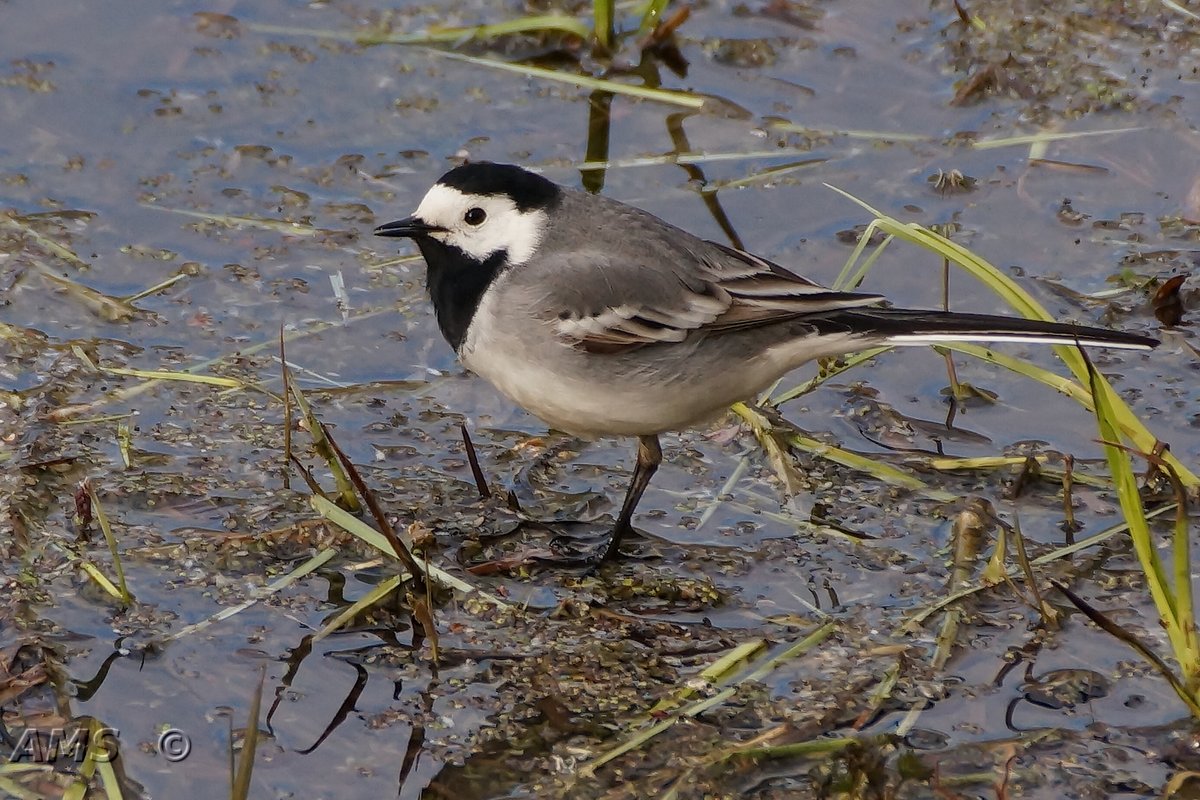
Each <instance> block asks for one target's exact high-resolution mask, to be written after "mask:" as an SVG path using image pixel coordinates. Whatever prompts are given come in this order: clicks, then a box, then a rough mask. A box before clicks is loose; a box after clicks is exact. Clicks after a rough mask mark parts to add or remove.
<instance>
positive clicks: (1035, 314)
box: [825, 184, 1200, 488]
mask: <svg viewBox="0 0 1200 800" xmlns="http://www.w3.org/2000/svg"><path fill="white" fill-rule="evenodd" d="M825 185H826V186H829V184H825ZM829 188H830V189H832V190H833V191H835V192H837V193H838V194H840V195H842V196H843V197H845V198H847V199H848V200H850V201H851V202H853V203H855V204H857V205H858V206H860V207H862V208H863V209H865V210H867V211H868V212H869V213H871V214H873V215H875V216H876V217H877V218H878V219H877V220H876V221H877V222H879V229H880V230H882V231H884V232H885V233H890V234H893V235H895V236H896V238H898V239H902V240H904V241H906V242H909V243H911V244H915V245H917V246H919V247H922V248H924V249H926V250H929V251H931V252H933V253H935V254H936V255H938V256H940V257H941V258H944V259H947V260H949V261H951V262H953V263H954V264H956V265H958V266H959V267H961V268H962V269H963V270H965V271H966V272H968V273H970V274H971V275H972V276H973V277H974V278H976V279H977V280H979V281H980V282H982V283H983V284H984V285H985V286H987V287H988V288H989V289H991V290H992V291H993V292H995V293H996V294H997V295H999V296H1000V298H1001V299H1003V300H1004V301H1005V302H1006V303H1008V304H1009V305H1010V306H1012V307H1013V308H1014V309H1015V310H1016V311H1017V312H1018V313H1019V314H1021V315H1022V316H1024V317H1028V318H1029V319H1039V320H1045V321H1050V322H1053V321H1055V318H1054V317H1053V316H1051V315H1050V313H1049V312H1047V311H1046V309H1045V308H1043V307H1042V305H1041V304H1040V303H1038V302H1037V301H1036V300H1035V299H1033V297H1032V296H1031V295H1030V294H1029V293H1028V292H1026V291H1025V290H1024V289H1023V288H1021V286H1020V285H1019V284H1018V283H1017V282H1016V281H1014V280H1013V279H1012V278H1010V277H1008V276H1007V275H1005V274H1004V273H1003V272H1001V271H1000V270H998V269H996V267H994V266H993V265H992V264H990V263H988V262H987V261H986V260H984V259H983V258H981V257H980V256H978V255H976V254H975V253H972V252H971V251H970V250H968V249H966V248H965V247H963V246H962V245H960V244H958V243H956V242H953V241H951V240H949V239H947V238H945V237H944V236H939V235H938V234H936V233H934V232H933V231H931V230H929V229H928V228H925V227H922V226H921V225H917V224H916V223H908V224H905V223H902V222H900V221H899V220H896V219H893V218H891V217H888V216H887V215H885V214H882V213H880V212H879V211H877V210H876V209H874V208H872V207H871V206H869V205H868V204H866V203H864V202H863V201H862V200H859V199H858V198H856V197H854V196H853V195H851V194H849V193H848V192H845V191H843V190H841V189H838V188H837V187H835V186H829ZM1054 351H1055V352H1056V353H1057V354H1058V356H1059V358H1061V359H1062V360H1063V363H1065V364H1066V365H1067V367H1068V369H1070V370H1071V372H1072V373H1073V374H1074V375H1075V378H1076V380H1078V381H1079V382H1080V383H1084V382H1088V383H1089V384H1090V379H1089V377H1088V368H1087V364H1086V363H1085V361H1084V358H1083V356H1082V355H1081V354H1080V352H1079V350H1078V349H1077V348H1075V347H1074V346H1073V345H1054ZM1098 380H1099V383H1100V384H1101V385H1102V386H1104V387H1105V389H1106V391H1107V392H1108V393H1109V398H1110V402H1111V406H1112V408H1111V412H1112V419H1113V421H1114V422H1115V423H1116V425H1117V427H1118V429H1119V430H1122V431H1124V432H1125V433H1126V436H1127V438H1128V439H1129V440H1130V441H1131V442H1132V443H1133V445H1134V447H1135V448H1136V449H1138V450H1139V451H1141V452H1144V453H1150V452H1154V451H1155V450H1156V449H1157V445H1158V443H1159V440H1158V437H1156V436H1155V435H1154V434H1153V433H1151V432H1150V430H1149V429H1148V428H1146V426H1145V425H1144V424H1143V423H1142V421H1141V420H1140V419H1138V417H1137V415H1136V414H1134V413H1133V411H1132V410H1131V409H1130V408H1129V406H1127V405H1126V404H1125V403H1124V401H1122V400H1121V399H1120V397H1118V396H1117V394H1116V392H1115V391H1113V389H1112V387H1111V386H1110V385H1109V383H1108V381H1107V380H1105V379H1104V377H1103V376H1099V377H1098ZM1163 460H1164V461H1166V462H1167V463H1169V464H1170V465H1171V467H1172V468H1173V469H1174V470H1175V471H1176V472H1177V473H1178V474H1179V477H1180V480H1182V481H1183V483H1184V485H1185V486H1187V487H1188V488H1195V487H1197V486H1200V476H1197V475H1196V474H1195V473H1194V472H1192V471H1191V470H1190V469H1188V467H1187V466H1186V465H1184V464H1183V463H1182V462H1181V461H1179V459H1178V458H1176V457H1175V456H1174V455H1172V454H1171V453H1170V452H1169V451H1168V452H1166V453H1164V455H1163Z"/></svg>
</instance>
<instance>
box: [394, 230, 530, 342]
mask: <svg viewBox="0 0 1200 800" xmlns="http://www.w3.org/2000/svg"><path fill="white" fill-rule="evenodd" d="M416 241H417V247H419V248H421V255H422V256H423V257H424V258H425V265H426V271H425V285H426V287H428V289H429V298H430V300H432V301H433V311H434V313H435V314H436V315H437V321H438V327H439V328H441V330H442V336H444V337H445V339H446V341H447V342H449V343H450V346H451V347H453V348H454V352H456V353H457V352H458V348H459V347H460V346H462V343H463V339H465V338H466V336H467V328H469V327H470V326H471V319H472V318H473V317H474V316H475V310H476V309H477V308H479V301H480V300H482V299H483V293H484V292H486V291H487V288H488V287H489V286H491V285H492V281H493V280H495V279H496V276H497V275H499V274H500V271H501V270H502V269H503V268H504V262H505V261H506V260H507V259H508V252H507V251H505V250H499V251H497V252H495V253H492V254H491V255H490V256H488V259H487V261H484V262H479V261H474V260H472V259H471V258H470V257H469V256H467V254H466V253H464V252H463V251H462V250H459V249H458V248H457V247H451V246H450V245H446V244H443V243H441V242H439V241H437V240H436V239H432V238H429V237H426V236H422V237H420V238H419V239H417V240H416Z"/></svg>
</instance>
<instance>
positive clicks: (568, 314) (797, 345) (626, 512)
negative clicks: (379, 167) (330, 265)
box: [375, 162, 1158, 559]
mask: <svg viewBox="0 0 1200 800" xmlns="http://www.w3.org/2000/svg"><path fill="white" fill-rule="evenodd" d="M375 233H376V234H378V235H379V236H397V237H407V238H410V239H412V240H414V241H415V242H416V244H417V247H419V248H420V250H421V255H422V256H424V258H425V263H426V265H427V285H428V288H429V295H430V297H431V298H432V300H433V308H434V311H435V312H436V314H437V321H438V326H439V327H440V328H441V330H442V335H443V336H445V337H446V341H448V342H449V343H450V346H451V347H453V348H454V350H455V352H456V353H457V354H458V357H459V360H460V361H461V362H462V363H463V365H465V366H466V367H467V368H468V369H470V370H472V371H473V372H475V373H476V374H478V375H481V376H482V377H484V378H487V379H488V380H489V381H491V383H492V384H493V385H494V386H495V387H496V388H497V389H499V390H500V391H501V392H503V393H504V394H505V395H507V396H508V397H509V398H510V399H512V400H513V402H515V403H517V404H518V405H520V406H522V407H523V408H525V409H526V410H528V411H529V412H530V413H532V414H534V415H536V416H538V417H540V418H541V419H542V420H544V421H545V422H546V423H548V424H549V425H551V426H553V427H554V428H557V429H559V430H562V431H565V432H567V433H572V434H577V435H582V436H587V437H591V436H598V435H604V436H637V437H638V442H639V444H638V451H637V465H636V467H635V468H634V472H633V479H632V480H631V482H630V485H629V489H628V491H627V492H626V494H625V501H624V504H623V505H622V506H621V513H620V516H619V517H618V518H617V522H616V526H615V527H614V528H613V533H612V538H611V539H610V541H609V544H608V546H607V547H606V548H605V550H604V552H603V554H602V555H601V559H609V558H612V557H614V556H615V555H616V554H617V549H618V547H619V545H620V542H621V537H622V536H623V535H624V534H626V533H627V532H628V531H630V530H631V526H630V521H631V519H632V517H633V512H634V509H635V508H636V507H637V504H638V500H640V499H641V496H642V492H644V491H645V489H646V485H647V484H648V483H649V482H650V477H651V476H652V475H653V474H654V471H655V470H656V469H657V468H658V465H659V463H660V462H661V461H662V450H661V449H660V448H659V444H658V435H659V434H660V433H664V432H666V431H673V430H679V429H682V428H687V427H689V426H691V425H694V424H696V423H698V422H703V421H706V420H708V419H712V418H714V417H716V416H717V415H718V414H719V413H720V412H721V411H722V410H723V409H726V408H728V407H729V405H730V404H732V403H734V402H736V401H738V400H745V399H747V398H750V397H753V396H754V395H755V394H757V393H758V392H761V391H762V390H763V389H765V388H766V387H768V386H769V385H771V384H772V383H773V382H774V381H775V380H776V379H777V378H779V377H780V376H782V375H784V374H785V373H787V372H789V371H790V370H793V369H795V368H796V367H798V366H800V365H801V364H804V363H806V362H808V361H812V360H813V359H817V358H822V357H826V356H837V355H843V354H846V353H850V352H853V351H856V350H863V349H866V348H868V347H876V346H878V345H917V344H929V343H937V342H952V341H964V340H972V341H997V340H1002V341H1012V342H1035V343H1068V344H1090V345H1103V346H1106V347H1118V348H1130V349H1147V348H1150V347H1154V346H1155V345H1156V344H1158V341H1157V340H1155V339H1152V338H1149V337H1147V336H1140V335H1137V334H1132V333H1120V332H1116V331H1109V330H1104V329H1101V328H1091V327H1083V326H1079V325H1071V324H1063V323H1055V322H1040V321H1035V320H1028V319H1021V318H1012V317H998V316H992V315H987V314H960V313H956V312H947V311H924V310H914V309H899V308H886V307H880V305H879V304H880V303H881V302H882V301H883V300H884V298H883V297H882V296H880V295H875V294H860V293H851V292H839V291H834V290H832V289H827V288H825V287H824V286H820V285H818V284H816V283H813V282H812V281H810V280H808V279H807V278H804V277H801V276H800V275H797V274H795V273H793V272H790V271H788V270H787V269H784V268H783V267H781V266H779V265H778V264H774V263H772V262H770V261H767V260H766V259H764V258H759V257H758V256H755V255H752V254H751V253H747V252H744V251H742V250H735V249H733V248H730V247H726V246H724V245H721V244H717V243H716V242H710V241H705V240H703V239H699V238H697V237H695V236H693V235H692V234H690V233H688V232H687V231H684V230H681V229H680V228H676V227H675V226H673V225H670V224H668V223H666V222H664V221H663V220H661V219H659V218H658V217H656V216H654V215H652V214H649V213H647V212H645V211H642V210H640V209H637V208H633V207H632V206H628V205H625V204H623V203H619V202H617V201H616V200H610V199H608V198H606V197H600V196H597V195H591V194H587V193H585V192H582V191H577V190H574V189H568V188H564V187H562V186H559V185H557V184H555V183H552V182H551V181H549V180H547V179H546V178H543V177H541V176H540V175H535V174H534V173H532V172H529V171H527V170H525V169H522V168H521V167H517V166H512V165H509V164H493V163H488V162H472V163H468V164H464V165H463V166H460V167H456V168H455V169H452V170H450V171H449V172H447V173H446V174H445V175H443V176H442V177H441V178H440V179H438V182H437V183H435V184H434V185H433V188H431V189H430V190H429V192H428V193H427V194H426V195H425V197H424V199H423V200H422V201H421V204H420V205H419V206H418V207H417V211H416V213H415V214H413V215H412V216H411V217H408V218H407V219H402V220H398V221H396V222H389V223H388V224H386V225H381V226H380V227H378V228H376V229H375Z"/></svg>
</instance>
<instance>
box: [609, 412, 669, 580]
mask: <svg viewBox="0 0 1200 800" xmlns="http://www.w3.org/2000/svg"><path fill="white" fill-rule="evenodd" d="M661 463H662V448H661V447H659V446H658V437H657V436H641V437H638V451H637V466H635V467H634V468H633V479H632V480H631V481H630V482H629V489H628V490H627V491H626V492H625V502H624V503H622V504H621V516H619V517H617V524H616V525H615V526H614V527H613V532H612V538H611V539H609V541H608V547H607V548H606V549H605V551H604V555H603V556H601V557H600V560H601V561H612V560H614V559H616V558H617V557H618V556H619V555H620V547H621V537H622V536H624V535H625V534H626V533H628V532H630V531H632V530H633V525H632V524H631V522H632V520H633V512H634V509H636V508H637V504H638V501H639V500H641V499H642V493H643V492H645V491H646V487H647V486H648V485H649V484H650V478H651V477H653V475H654V472H655V470H657V469H658V465H659V464H661Z"/></svg>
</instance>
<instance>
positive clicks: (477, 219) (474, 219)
mask: <svg viewBox="0 0 1200 800" xmlns="http://www.w3.org/2000/svg"><path fill="white" fill-rule="evenodd" d="M485 219H487V212H486V211H484V210H483V209H482V208H480V207H479V206H475V207H474V208H468V209H467V213H466V214H463V222H465V223H467V224H468V225H482V224H483V221H484V220H485Z"/></svg>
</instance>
